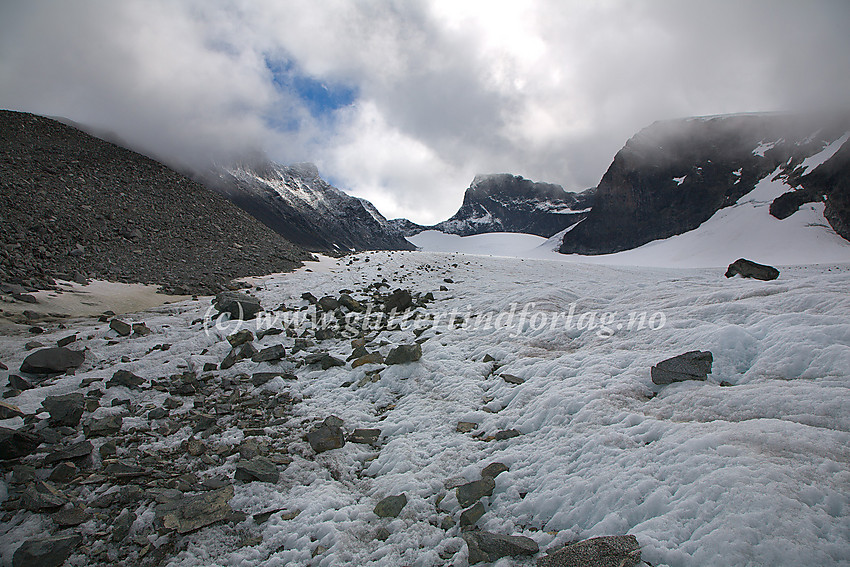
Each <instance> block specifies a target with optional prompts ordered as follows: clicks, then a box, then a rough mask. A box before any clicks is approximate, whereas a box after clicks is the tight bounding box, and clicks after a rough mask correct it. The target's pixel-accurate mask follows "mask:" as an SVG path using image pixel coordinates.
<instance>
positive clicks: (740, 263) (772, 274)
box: [725, 258, 779, 281]
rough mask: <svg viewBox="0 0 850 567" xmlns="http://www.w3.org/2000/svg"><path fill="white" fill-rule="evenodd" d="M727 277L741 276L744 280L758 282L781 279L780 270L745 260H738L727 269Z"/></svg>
mask: <svg viewBox="0 0 850 567" xmlns="http://www.w3.org/2000/svg"><path fill="white" fill-rule="evenodd" d="M725 275H726V277H727V278H731V277H734V276H741V277H744V278H754V279H757V280H764V281H769V280H775V279H776V278H778V277H779V270H777V269H776V268H774V267H773V266H765V265H764V264H756V263H755V262H752V261H750V260H746V259H744V258H738V259H737V260H735V261H734V262H732V263H731V264H729V268H727V269H726V274H725Z"/></svg>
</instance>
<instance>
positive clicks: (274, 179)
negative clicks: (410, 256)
mask: <svg viewBox="0 0 850 567" xmlns="http://www.w3.org/2000/svg"><path fill="white" fill-rule="evenodd" d="M205 181H206V183H207V185H208V186H209V187H210V188H212V189H213V190H215V191H217V192H219V193H221V194H222V195H224V196H225V197H226V198H227V199H229V200H230V201H232V202H233V203H235V204H236V205H238V206H239V207H241V208H242V209H244V210H246V211H248V212H249V213H251V215H253V216H254V217H256V218H257V219H258V220H260V221H261V222H262V223H263V224H265V225H266V226H268V227H269V228H271V229H272V230H274V231H275V232H277V233H278V234H280V235H281V236H283V237H284V238H286V239H287V240H289V241H290V242H294V243H295V244H297V245H299V246H302V247H303V248H305V249H307V250H311V251H315V252H336V253H344V252H349V251H351V250H413V249H414V246H413V245H412V244H410V243H409V242H408V241H407V240H405V239H404V236H402V234H401V233H400V232H399V231H398V230H396V229H395V228H394V227H392V226H391V225H390V224H389V223H388V222H387V220H386V219H385V218H384V217H383V216H382V215H381V214H380V213H379V212H378V210H377V209H376V208H375V207H374V206H373V205H372V204H371V203H370V202H368V201H365V200H363V199H358V198H356V197H352V196H351V195H348V194H346V193H343V192H342V191H340V190H339V189H337V188H336V187H333V186H332V185H330V184H329V183H327V182H326V181H325V180H324V179H322V178H321V177H320V176H319V170H318V169H317V168H316V166H315V165H313V164H309V163H304V164H297V165H292V166H282V165H278V164H275V163H271V162H268V161H264V160H259V161H258V162H257V163H254V164H242V165H239V166H236V167H232V168H229V169H223V170H220V171H218V172H216V173H214V174H210V175H208V176H207V177H206V180H205Z"/></svg>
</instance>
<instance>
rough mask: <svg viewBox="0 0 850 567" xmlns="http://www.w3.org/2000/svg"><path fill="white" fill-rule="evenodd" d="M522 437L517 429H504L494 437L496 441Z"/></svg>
mask: <svg viewBox="0 0 850 567" xmlns="http://www.w3.org/2000/svg"><path fill="white" fill-rule="evenodd" d="M520 435H522V433H520V432H519V431H517V430H516V429H503V430H502V431H497V432H496V434H495V435H494V436H493V440H494V441H505V440H507V439H513V438H514V437H519V436H520Z"/></svg>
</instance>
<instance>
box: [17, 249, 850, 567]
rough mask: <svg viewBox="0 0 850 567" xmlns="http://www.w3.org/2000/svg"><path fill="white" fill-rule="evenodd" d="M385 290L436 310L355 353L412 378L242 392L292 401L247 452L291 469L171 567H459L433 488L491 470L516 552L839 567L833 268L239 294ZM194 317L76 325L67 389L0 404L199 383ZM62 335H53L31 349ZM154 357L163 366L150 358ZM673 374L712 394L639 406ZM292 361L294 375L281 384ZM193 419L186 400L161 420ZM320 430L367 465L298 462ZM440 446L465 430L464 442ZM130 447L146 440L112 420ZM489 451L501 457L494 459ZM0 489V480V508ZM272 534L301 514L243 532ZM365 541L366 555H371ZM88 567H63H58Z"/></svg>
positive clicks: (224, 471) (477, 263)
mask: <svg viewBox="0 0 850 567" xmlns="http://www.w3.org/2000/svg"><path fill="white" fill-rule="evenodd" d="M367 258H368V259H369V261H368V262H366V259H367ZM352 260H353V261H352ZM384 278H386V280H387V282H388V284H389V285H390V288H391V289H395V288H397V287H400V288H406V289H410V290H411V291H413V292H414V293H415V292H421V293H423V294H424V293H427V292H432V293H433V294H434V296H435V301H434V302H432V303H430V304H429V305H428V307H427V308H424V309H421V312H422V314H430V315H434V316H438V318H437V319H436V320H435V321H432V326H431V327H430V328H427V329H426V330H425V331H424V332H422V333H421V334H420V335H419V336H418V337H417V335H416V334H415V333H414V329H413V328H408V325H406V324H402V325H401V328H400V329H398V330H384V331H381V332H380V333H377V334H376V333H369V334H368V335H367V337H368V339H369V344H368V345H367V348H369V350H378V351H380V352H381V353H382V354H383V355H386V354H387V353H388V351H389V350H390V348H392V347H393V346H396V345H399V344H409V343H413V342H414V341H415V340H417V339H420V340H421V339H427V340H424V342H422V358H421V359H420V360H419V361H418V362H413V363H408V364H401V365H393V366H388V367H386V368H385V369H383V370H382V371H381V372H380V373H379V374H377V375H375V376H377V377H376V378H375V379H374V380H371V379H367V372H368V371H372V370H375V369H376V367H375V366H374V365H365V366H360V367H358V368H356V369H352V368H351V367H350V364H349V365H346V366H344V367H335V368H330V369H328V370H321V369H319V368H317V367H316V366H300V367H297V368H295V370H294V372H295V374H296V375H297V380H294V381H284V380H283V379H281V378H276V379H274V380H272V381H271V382H269V383H268V384H266V385H264V386H262V387H261V388H259V389H255V388H254V387H253V386H252V385H251V384H250V382H248V384H247V389H248V392H249V393H250V392H255V393H257V395H259V392H260V390H263V389H265V390H275V391H278V392H283V391H286V392H289V393H290V394H291V395H292V396H293V397H295V398H297V399H300V400H301V401H300V403H297V404H296V405H295V406H294V408H293V410H292V411H293V414H292V415H291V416H289V417H288V419H287V420H285V423H281V424H278V425H274V426H269V427H266V428H265V437H267V438H268V439H269V440H271V439H273V438H274V436H275V435H284V436H288V438H290V439H291V441H290V442H289V445H288V447H289V449H288V450H289V453H290V456H291V458H292V462H291V464H289V465H288V466H286V467H281V476H280V480H279V481H278V482H277V483H274V484H272V483H263V482H239V481H233V482H234V487H235V496H234V497H233V499H232V501H231V506H232V507H233V508H234V509H235V510H238V511H242V512H244V513H245V514H247V519H245V520H244V521H242V522H241V523H237V524H235V525H234V524H228V523H225V524H217V525H212V526H209V527H206V528H203V529H201V530H199V531H197V532H194V533H191V534H187V535H185V536H181V537H180V539H179V542H178V544H177V547H176V551H175V554H174V555H173V556H171V558H170V562H169V563H168V564H170V565H174V566H177V565H180V566H185V567H189V566H200V565H204V566H209V565H239V566H249V565H263V566H282V565H287V566H308V565H326V566H331V565H375V566H379V565H380V566H401V565H418V566H441V565H457V566H462V565H466V564H467V548H466V544H465V543H464V541H463V539H462V538H461V537H460V528H459V527H458V526H454V527H448V529H444V528H445V527H447V525H448V524H447V523H445V518H446V517H451V518H453V519H455V520H457V518H458V516H459V514H460V512H461V508H460V505H459V504H458V501H457V498H456V496H455V492H454V490H450V489H448V490H447V489H446V486H447V481H450V482H449V483H448V486H452V485H453V484H456V483H458V482H463V481H472V480H476V479H477V478H479V477H480V473H481V470H482V468H484V467H485V466H486V465H488V464H490V463H493V462H497V461H498V462H501V463H504V464H505V465H507V466H508V467H509V470H508V471H507V472H504V473H502V474H500V475H499V476H498V477H496V479H495V482H496V485H495V490H494V492H493V494H492V496H489V497H485V498H483V499H482V502H483V504H484V507H485V513H484V515H483V516H482V517H481V519H480V520H479V521H478V526H479V527H480V528H482V529H485V530H488V531H491V532H498V533H502V534H511V535H524V536H527V537H530V538H532V539H534V540H535V541H536V542H537V543H538V544H539V546H540V549H541V554H542V553H543V552H544V551H545V550H547V549H551V548H557V547H558V546H560V545H562V544H564V543H566V542H570V541H573V540H577V539H583V538H589V537H594V536H601V535H612V534H633V535H634V536H636V537H637V539H638V541H639V543H640V544H641V546H642V557H643V560H645V561H646V562H648V563H649V564H651V565H653V566H655V567H658V566H661V565H668V566H682V567H685V566H692V565H701V566H712V565H716V566H723V567H726V566H729V565H771V566H781V565H788V566H798V565H848V564H850V389H848V387H850V380H848V372H850V294H848V293H847V290H848V288H850V265H848V264H823V265H819V266H797V267H785V268H783V269H782V273H781V275H780V277H779V279H777V280H775V281H771V282H762V281H754V280H745V279H741V278H734V279H730V280H727V279H726V278H724V277H723V270H722V269H720V270H718V269H669V268H668V269H663V268H639V267H615V266H602V265H589V264H580V263H569V262H559V261H551V260H542V259H528V258H526V259H521V258H488V257H483V256H467V255H462V254H450V253H424V252H419V253H416V252H399V253H387V252H380V253H362V254H358V255H356V256H354V257H348V258H344V259H341V260H329V259H326V260H325V261H323V263H321V264H318V265H317V264H313V265H310V266H309V267H308V268H305V269H301V270H299V271H298V272H295V273H293V274H287V275H276V276H269V277H264V278H260V279H257V280H256V281H255V283H256V285H257V289H256V290H255V291H252V293H254V294H255V295H256V296H257V297H259V298H260V299H261V301H262V303H263V305H264V306H265V307H267V308H274V307H276V306H278V305H280V304H281V303H285V304H286V305H288V306H290V307H295V308H298V307H300V306H302V305H306V302H302V300H301V299H300V298H301V294H302V293H303V292H307V291H309V292H312V293H313V294H314V295H315V296H316V297H321V296H323V295H334V296H336V295H337V294H338V293H339V290H341V289H344V288H348V289H350V290H353V291H354V294H353V295H354V297H355V298H357V299H361V300H364V301H365V300H367V298H368V296H367V295H366V294H365V293H363V292H361V290H363V289H365V288H366V287H367V286H368V285H370V284H372V283H374V282H379V281H381V280H382V279H384ZM447 279H448V280H451V281H450V282H447V281H446V280H447ZM441 286H444V287H445V288H446V291H440V287H441ZM208 306H209V300H208V298H207V299H204V298H202V299H201V300H199V301H195V302H187V303H181V304H177V305H172V306H166V307H163V308H159V309H157V310H154V311H151V312H145V313H139V314H136V315H134V316H128V317H126V318H127V319H133V320H138V321H145V322H146V323H147V324H148V326H149V327H150V328H151V329H152V330H153V331H154V332H153V334H152V335H149V336H147V337H138V338H134V339H132V340H123V341H119V342H118V343H117V344H109V342H110V340H111V339H112V338H113V336H112V334H110V333H111V332H110V331H109V329H108V327H107V326H106V324H102V323H93V322H85V321H83V322H79V323H75V324H74V327H73V330H74V331H78V336H79V337H80V340H79V343H78V345H77V347H79V346H85V347H86V348H88V353H87V355H86V356H87V362H86V363H85V365H84V366H83V367H82V368H80V369H79V371H78V372H77V373H76V375H75V376H71V377H63V378H60V379H58V380H57V381H56V382H54V383H53V384H52V385H50V386H46V387H42V388H36V389H33V390H28V391H26V392H24V393H22V394H21V395H20V396H18V397H17V398H13V399H11V400H8V401H9V402H12V403H15V404H16V405H18V406H19V407H20V408H21V409H22V410H24V411H26V412H35V411H38V408H39V405H40V403H41V400H42V399H43V398H44V396H45V395H47V394H59V393H64V392H69V391H76V390H77V389H78V388H79V386H80V383H81V381H82V380H85V379H87V378H96V377H102V378H108V377H109V376H111V375H112V372H113V371H114V370H115V369H117V368H126V369H128V370H131V371H132V372H134V373H136V374H138V375H140V376H142V377H145V378H151V377H156V376H167V375H169V374H174V373H178V372H183V371H185V370H191V369H197V370H199V373H200V368H201V367H202V366H203V365H204V363H206V362H213V363H218V362H220V361H221V360H222V359H223V358H224V356H225V355H226V354H227V353H228V352H229V351H230V346H229V345H228V343H227V341H226V340H224V339H225V336H226V334H227V331H224V330H216V331H214V332H212V333H210V334H207V333H205V332H204V331H203V330H202V329H201V328H200V327H199V325H197V324H195V325H192V321H194V320H196V319H198V318H202V317H203V316H204V313H205V312H206V310H207V308H208ZM450 321H451V322H452V323H449V322H450ZM488 322H489V323H490V324H489V325H488ZM68 333H69V330H67V329H65V330H51V331H50V332H49V333H48V334H46V335H42V336H41V337H40V338H39V340H41V341H42V342H44V343H48V342H50V341H52V340H56V339H58V338H61V337H62V336H65V335H67V334H68ZM28 340H31V339H30V338H29V337H23V336H21V337H16V336H12V337H2V338H0V359H2V360H3V362H5V363H6V364H7V365H8V366H9V368H11V369H13V370H16V369H17V367H18V366H19V365H20V363H21V361H22V359H23V357H24V356H25V355H26V354H27V353H26V352H25V351H24V349H23V344H24V343H25V342H27V341H28ZM293 342H294V338H291V337H287V336H286V335H277V336H266V337H264V338H263V339H262V340H260V341H256V346H257V347H258V348H262V347H267V346H270V345H272V344H278V343H282V344H284V345H285V346H286V348H287V351H290V350H291V347H292V346H293ZM163 343H168V344H170V345H171V348H170V349H169V350H168V351H167V352H164V351H161V350H151V349H152V347H153V346H154V345H158V344H163ZM312 350H326V351H328V352H329V353H330V354H332V355H333V356H336V357H338V358H341V359H345V358H346V357H348V356H349V355H350V354H351V352H352V346H351V344H350V341H349V339H348V338H339V339H330V340H327V341H322V342H320V343H318V345H317V346H316V347H313V349H312ZM691 350H708V351H711V352H712V353H713V358H714V362H713V368H712V373H711V374H710V375H709V377H708V380H706V381H689V382H683V383H678V384H672V385H668V386H657V385H654V384H653V383H652V381H651V379H650V367H651V366H652V365H653V364H656V363H657V362H659V361H661V360H664V359H666V358H668V357H671V356H674V355H677V354H680V353H684V352H687V351H691ZM303 355H304V353H303V352H301V353H298V354H296V355H290V356H291V357H292V358H293V361H295V362H296V363H297V360H298V359H300V358H301V357H303ZM488 355H489V356H488ZM122 357H127V358H126V359H124V360H129V361H130V362H123V363H122V362H120V361H121V359H122ZM485 358H486V360H485ZM491 358H492V359H493V360H490V359H491ZM257 369H258V365H257V364H256V363H252V362H250V361H249V360H245V361H242V362H238V363H237V364H236V365H235V366H233V367H232V368H230V369H228V370H218V371H216V372H213V373H212V376H211V377H210V378H209V380H210V381H211V382H210V383H212V384H216V383H219V382H221V381H223V380H231V381H233V382H236V383H239V380H240V379H239V375H240V374H245V373H247V374H250V373H252V372H255V371H257ZM260 369H261V370H267V369H268V368H260ZM503 374H509V375H513V376H515V377H517V378H519V379H521V380H514V381H515V382H519V381H521V383H519V384H514V383H509V382H508V381H506V380H505V379H504V378H503V377H502V375H503ZM721 384H722V385H721ZM114 398H130V399H131V405H130V408H135V407H153V406H156V405H158V404H161V403H162V401H163V400H164V398H165V395H164V394H163V393H161V392H158V391H156V390H150V389H148V390H142V391H129V390H126V389H124V388H108V389H105V395H104V397H103V398H102V399H101V406H102V408H101V410H103V411H127V410H126V409H125V406H119V408H120V409H119V410H116V409H115V408H112V407H110V404H111V399H114ZM194 403H195V404H199V403H201V402H199V401H195V402H194ZM192 405H193V401H192V400H191V398H187V399H186V400H185V405H184V407H182V408H180V409H178V410H175V412H177V415H179V414H180V412H186V413H188V412H189V411H191V408H192ZM101 410H99V411H101ZM245 411H249V410H245ZM329 415H336V416H338V417H340V418H341V419H342V420H344V426H343V428H344V429H345V430H346V431H348V432H350V431H351V430H353V429H354V428H379V429H380V430H381V444H380V447H379V448H372V447H370V446H368V445H360V444H355V443H347V444H346V445H345V446H344V447H342V448H340V449H334V450H332V451H328V452H325V453H321V454H319V455H315V454H314V453H312V451H311V449H310V448H309V445H308V444H307V443H306V442H305V441H303V440H302V439H301V435H303V433H305V432H306V430H307V429H309V428H310V427H312V426H313V425H314V424H315V423H316V422H318V421H320V420H322V419H324V418H325V417H327V416H329ZM458 422H470V423H474V424H476V427H477V428H476V429H473V430H472V431H470V432H467V433H460V432H458V431H457V425H458ZM3 424H5V425H6V426H16V422H15V420H7V421H6V422H3ZM18 425H19V423H18ZM128 427H136V428H138V429H139V430H145V429H146V428H151V427H150V426H149V425H148V424H147V422H146V420H145V418H143V417H132V416H129V415H128V417H127V418H125V429H126V428H128ZM151 429H152V428H151ZM507 430H515V431H516V432H517V433H519V435H517V436H514V437H512V438H508V439H502V440H497V439H496V438H495V437H496V434H497V433H498V432H503V431H507ZM189 434H190V431H189V430H188V427H187V428H184V429H182V430H180V431H178V432H176V433H173V434H172V435H171V436H170V437H165V438H157V437H156V435H151V441H150V443H149V444H148V445H147V446H145V447H143V448H144V449H145V450H147V451H149V452H151V453H152V454H156V452H157V451H161V450H165V449H166V448H167V447H174V446H179V444H180V442H182V441H185V439H186V438H188V436H189ZM254 434H256V432H254ZM500 437H501V436H500ZM244 438H245V432H243V431H241V430H240V429H239V428H238V427H236V426H235V425H233V424H231V425H230V426H227V427H223V430H222V431H221V432H220V433H215V434H213V435H211V436H210V437H209V438H208V439H206V440H205V442H206V443H207V445H208V446H209V447H210V449H209V452H211V453H212V452H215V447H216V446H217V445H223V444H228V443H230V444H238V443H239V442H241V441H242V440H243V439H244ZM259 438H260V439H263V438H264V436H262V435H261V436H259ZM121 450H122V449H121V447H120V446H119V456H120V455H121ZM182 458H183V457H181V459H182ZM186 459H188V457H187V458H186ZM237 459H238V454H237V455H236V456H235V457H233V458H227V459H224V460H223V461H222V462H220V463H213V464H211V465H202V464H199V461H197V460H194V461H192V460H186V461H185V462H186V463H187V464H186V465H185V466H187V467H189V468H191V469H192V470H193V471H194V472H195V473H196V474H197V475H199V476H200V477H202V478H206V477H210V476H224V477H228V478H230V479H232V478H233V474H234V469H235V466H236V460H237ZM181 462H183V461H181ZM192 467H194V468H192ZM458 477H459V478H460V479H462V480H457V479H458ZM451 479H456V480H454V481H451ZM8 482H9V476H8V475H7V476H6V477H5V480H3V481H2V485H3V486H2V487H0V496H2V495H5V494H6V492H7V487H8ZM399 493H404V494H405V495H406V496H407V504H406V505H405V507H404V508H403V509H402V511H401V513H400V514H399V516H398V517H397V518H394V519H381V518H378V517H377V516H376V515H375V514H374V513H373V509H374V507H375V505H376V503H377V502H378V501H379V500H380V499H382V498H384V497H385V496H388V495H395V494H399ZM137 506H138V508H139V509H138V510H135V511H136V512H137V515H138V518H139V519H138V520H137V522H136V523H135V524H134V525H133V533H134V534H136V533H138V534H142V533H146V530H151V529H152V528H151V527H150V523H151V522H152V521H153V513H152V512H151V509H152V508H151V505H150V503H144V502H140V503H138V504H137ZM272 510H285V511H297V510H300V513H299V514H297V515H296V516H295V517H292V518H291V517H290V516H291V515H289V514H283V515H281V514H279V513H276V514H272V515H271V517H270V518H269V519H268V520H267V521H265V522H264V523H258V522H256V521H255V520H254V519H252V515H254V514H259V513H262V512H265V511H272ZM44 522H45V521H44V520H43V519H39V516H38V515H31V516H25V515H24V516H20V517H16V521H15V523H14V525H10V526H8V527H5V528H3V529H2V536H0V544H2V545H0V548H2V549H4V550H6V551H4V552H3V557H2V560H3V561H4V562H6V563H9V562H10V560H9V558H10V554H11V551H9V550H10V549H14V547H15V546H16V545H17V543H14V542H18V541H21V540H22V539H25V538H26V537H29V536H31V535H33V534H35V533H38V532H39V531H40V530H42V529H43V528H44V526H45V523H44ZM381 528H385V529H386V533H384V534H383V535H384V536H387V537H386V539H385V540H382V539H379V538H378V537H377V533H378V530H380V529H381ZM96 529H97V526H95V525H94V524H93V523H91V524H83V525H82V526H80V531H81V532H83V533H86V531H87V530H88V531H89V532H91V531H95V530H96ZM535 561H536V558H534V557H531V558H526V559H522V558H506V559H502V560H500V561H499V562H498V563H497V565H498V566H499V567H508V566H511V565H515V566H531V565H535ZM85 563H86V558H85V557H84V556H82V555H81V554H79V553H78V554H77V555H74V556H72V558H71V559H70V560H69V564H74V565H82V564H85Z"/></svg>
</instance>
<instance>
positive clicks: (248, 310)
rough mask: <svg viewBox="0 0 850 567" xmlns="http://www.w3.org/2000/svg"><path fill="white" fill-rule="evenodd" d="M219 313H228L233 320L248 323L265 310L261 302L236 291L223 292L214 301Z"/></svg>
mask: <svg viewBox="0 0 850 567" xmlns="http://www.w3.org/2000/svg"><path fill="white" fill-rule="evenodd" d="M212 303H213V305H214V306H215V308H216V309H218V312H219V313H227V314H229V315H230V318H231V319H242V320H244V321H248V320H250V319H253V318H254V317H256V316H257V313H259V312H260V311H262V310H263V308H262V306H261V305H260V300H259V299H257V298H255V297H251V296H250V295H247V294H244V293H239V292H235V291H223V292H221V293H219V294H218V295H216V296H215V298H214V299H213V301H212Z"/></svg>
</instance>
